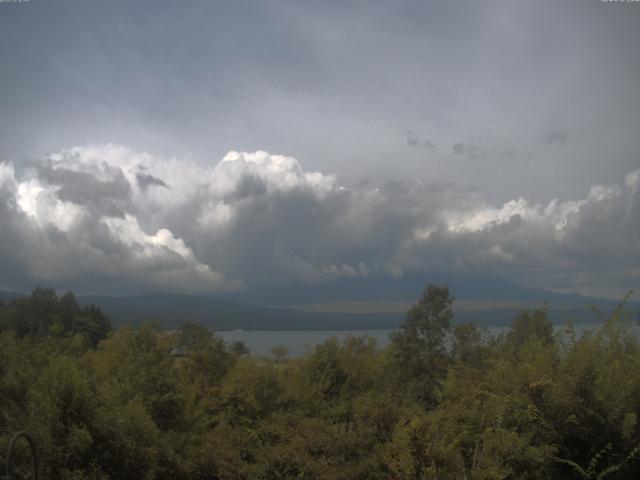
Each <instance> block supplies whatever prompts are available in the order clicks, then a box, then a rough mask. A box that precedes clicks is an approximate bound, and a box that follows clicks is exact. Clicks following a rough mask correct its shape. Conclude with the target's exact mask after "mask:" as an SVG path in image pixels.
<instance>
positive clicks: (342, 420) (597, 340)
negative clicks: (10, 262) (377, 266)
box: [0, 286, 640, 480]
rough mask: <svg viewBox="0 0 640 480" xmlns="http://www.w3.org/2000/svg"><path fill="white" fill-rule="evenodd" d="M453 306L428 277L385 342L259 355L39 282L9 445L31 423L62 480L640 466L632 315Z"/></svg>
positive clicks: (1, 347)
mask: <svg viewBox="0 0 640 480" xmlns="http://www.w3.org/2000/svg"><path fill="white" fill-rule="evenodd" d="M452 305H453V300H452V299H451V297H450V295H449V291H448V290H447V289H446V288H444V287H436V286H430V287H428V288H427V289H426V290H425V292H424V294H423V295H422V297H421V298H420V299H419V301H418V302H417V304H416V305H415V306H413V307H412V308H411V309H410V310H409V312H408V313H407V317H406V320H405V322H404V324H403V326H402V328H401V330H400V331H399V332H397V333H396V334H395V335H394V336H393V338H392V342H391V344H390V345H389V346H388V347H387V348H385V349H383V350H380V349H379V348H377V347H376V345H375V342H374V341H373V340H372V339H370V338H367V337H363V338H360V337H354V338H349V339H347V340H346V341H344V342H338V341H337V340H336V339H335V338H333V339H329V340H327V341H326V342H325V343H324V344H322V345H319V346H318V347H316V348H315V349H314V350H313V351H311V352H310V353H309V354H308V355H306V356H304V357H300V358H287V352H286V350H284V349H280V350H277V351H274V357H275V358H274V359H260V358H252V357H250V356H248V355H247V352H246V349H245V348H244V347H243V345H242V344H234V345H226V344H225V343H224V342H223V341H222V340H221V339H220V338H219V337H217V336H215V335H214V334H212V333H211V332H210V331H209V330H208V329H206V328H204V327H201V326H199V325H197V324H193V323H186V324H184V325H183V326H182V327H181V328H180V329H179V330H177V331H174V332H166V331H162V330H161V329H159V328H158V327H157V326H156V325H153V324H146V325H144V326H141V327H139V328H131V327H121V328H119V329H118V330H116V331H111V329H110V323H109V321H108V319H107V318H106V317H105V316H104V315H102V313H101V312H100V310H98V309H96V308H91V307H86V308H80V307H78V305H77V303H76V302H75V298H74V297H73V295H72V294H67V295H64V296H62V297H58V296H56V295H55V294H54V293H53V292H52V291H50V290H41V289H38V290H36V291H35V292H34V293H33V295H32V296H31V297H27V298H21V299H16V300H12V301H9V302H8V303H6V304H3V305H0V329H1V332H0V455H4V452H5V451H6V447H7V442H8V440H9V436H10V434H11V432H14V431H17V430H22V429H27V430H29V431H31V432H32V433H33V435H34V437H35V438H36V441H37V444H38V448H39V453H40V460H41V469H42V470H43V473H44V475H43V476H42V478H47V479H85V478H87V479H89V478H90V479H118V480H127V479H132V480H134V479H135V480H138V479H269V480H271V479H287V478H292V479H293V478H298V479H345V480H347V479H431V478H433V479H436V478H438V479H458V478H466V479H547V478H548V479H552V478H553V479H605V478H606V479H635V478H638V475H639V473H640V425H639V424H638V416H639V415H640V348H639V345H638V340H637V339H636V338H635V337H634V336H633V334H631V333H630V331H629V329H628V325H627V324H625V323H624V322H623V321H622V320H621V318H620V311H621V310H620V309H618V310H617V311H616V312H615V313H614V315H613V316H611V317H610V318H609V319H608V320H606V322H604V323H603V325H602V326H601V327H600V328H599V329H598V330H596V331H592V332H588V333H586V334H584V335H582V336H580V337H579V338H578V337H577V335H576V334H575V331H574V329H573V328H572V325H571V324H567V325H566V328H565V329H564V331H563V332H562V333H561V334H558V335H554V334H553V330H552V326H551V324H550V322H549V321H548V319H547V318H546V315H545V312H544V311H542V310H534V311H524V312H522V313H521V314H520V315H519V316H518V317H517V318H516V319H515V321H514V322H513V324H512V326H511V328H510V329H509V330H508V331H507V332H506V333H505V334H503V335H501V336H498V337H491V336H489V335H488V334H487V333H486V332H483V331H481V330H479V329H478V328H476V327H474V326H473V325H460V326H456V327H455V328H451V327H450V322H451V318H452V315H453V311H452ZM445 345H449V348H445ZM0 460H2V462H3V463H4V460H5V459H4V457H0Z"/></svg>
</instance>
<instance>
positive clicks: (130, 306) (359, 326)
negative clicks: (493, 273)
mask: <svg viewBox="0 0 640 480" xmlns="http://www.w3.org/2000/svg"><path fill="white" fill-rule="evenodd" d="M428 284H440V285H447V286H448V287H449V288H450V290H451V292H452V294H453V296H454V298H455V299H456V300H457V301H458V307H457V308H456V307H455V306H456V302H455V301H454V308H455V316H454V321H455V322H475V323H477V324H479V325H507V324H509V323H511V321H512V320H513V318H514V317H515V316H516V315H517V313H518V311H520V310H522V309H530V308H536V307H542V306H543V305H545V304H547V306H548V315H549V318H550V319H551V320H552V321H553V322H555V323H561V322H564V321H565V320H567V319H571V320H573V321H574V322H576V323H581V322H596V321H598V320H599V318H598V315H597V314H595V313H594V312H592V311H590V309H589V308H588V306H589V305H595V306H596V307H597V308H598V309H599V310H601V311H602V314H603V315H608V314H609V313H611V312H612V311H613V309H614V308H615V307H616V306H617V305H618V303H619V301H618V300H611V299H602V298H595V297H586V296H582V295H578V294H565V293H558V292H551V291H546V290H541V289H531V288H525V287H521V286H519V285H516V284H514V283H512V282H508V281H506V280H502V279H497V278H486V277H482V278H480V277H459V276H458V277H456V276H444V275H440V276H435V275H433V276H426V275H405V276H403V277H401V278H393V277H389V276H386V277H382V276H380V277H374V278H365V279H363V278H346V279H341V280H338V281H336V282H332V283H330V284H325V285H316V286H295V287H289V288H275V287H273V288H264V289H261V290H253V291H244V292H235V293H229V294H225V295H186V294H177V293H151V294H146V295H130V296H106V295H80V296H78V301H79V302H80V303H81V304H84V305H88V304H93V305H96V306H98V307H100V308H101V309H102V310H103V311H104V313H106V314H107V315H108V316H109V317H110V318H111V320H112V322H113V324H114V325H122V324H140V323H142V322H145V321H149V320H156V321H159V322H160V323H161V324H163V325H164V326H165V327H167V328H175V327H177V326H178V325H180V324H181V323H182V322H183V321H186V320H191V321H195V322H198V323H201V324H204V325H207V326H209V327H211V328H213V329H216V330H236V329H242V330H372V329H393V328H397V327H398V326H399V325H400V323H401V322H402V320H403V319H404V311H402V310H401V309H400V308H396V310H395V311H393V309H388V308H387V309H380V311H379V312H376V311H375V309H371V308H369V309H365V310H367V313H358V309H355V308H351V309H346V310H344V311H332V309H331V308H328V307H331V306H332V305H331V304H332V303H333V304H337V305H340V303H341V302H343V303H344V302H353V303H354V304H364V305H369V304H370V305H373V306H375V305H376V304H379V305H384V303H385V302H387V303H393V302H396V304H397V305H400V306H401V308H404V306H405V305H410V304H411V303H413V302H415V301H416V300H417V299H418V297H419V295H420V294H421V293H422V291H423V289H424V287H425V286H426V285H428ZM21 295H23V294H21V293H18V292H3V291H0V299H4V300H10V299H12V298H16V297H19V296H21ZM367 302H369V304H367ZM325 306H327V308H324V307H325ZM387 306H388V305H387ZM627 310H628V311H629V312H630V315H632V316H633V318H637V316H638V311H640V303H638V302H629V303H628V304H627Z"/></svg>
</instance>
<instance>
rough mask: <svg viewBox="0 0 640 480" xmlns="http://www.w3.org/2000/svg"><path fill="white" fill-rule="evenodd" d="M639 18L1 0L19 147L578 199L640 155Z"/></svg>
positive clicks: (492, 9) (10, 135)
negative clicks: (125, 148) (268, 155)
mask: <svg viewBox="0 0 640 480" xmlns="http://www.w3.org/2000/svg"><path fill="white" fill-rule="evenodd" d="M639 24H640V8H637V5H635V4H633V3H632V2H627V3H625V4H615V3H608V2H600V1H597V0H587V1H583V0H568V1H562V2H539V1H535V0H524V1H519V2H512V1H506V0H489V1H483V2H477V1H471V0H469V1H456V2H441V1H419V0H414V1H413V0H406V1H405V0H402V1H399V2H386V1H377V0H373V1H371V0H368V1H356V2H299V1H285V0H276V1H269V2H263V1H257V0H254V1H251V0H238V1H234V2H210V1H204V0H193V1H189V2H168V1H160V2H158V1H145V0H142V1H136V2H131V1H122V0H114V1H98V0H88V1H87V0H82V1H80V0H69V1H64V2H62V1H59V2H53V1H47V2H45V1H41V0H31V1H30V2H28V3H24V4H0V60H1V62H2V88H1V89H0V105H2V111H1V113H0V131H2V132H3V141H2V142H1V143H0V158H2V159H12V160H21V159H22V158H28V157H38V156H42V155H44V154H46V153H47V152H52V151H60V150H62V149H63V148H67V147H69V146H71V145H87V144H92V143H106V142H116V143H122V144H125V145H129V146H130V147H132V148H135V149H138V150H144V151H149V152H152V153H154V154H156V155H160V156H176V157H179V158H185V157H189V158H192V159H193V160H194V161H196V162H197V163H199V164H201V165H207V164H210V162H212V161H215V160H216V159H218V158H222V157H223V156H224V155H225V153H226V152H227V151H229V150H246V151H256V150H259V149H264V150H267V151H271V152H283V153H286V154H289V155H294V156H296V157H297V158H304V159H305V163H306V164H307V165H308V166H309V168H311V169H316V170H321V171H331V172H335V173H336V174H338V175H340V176H341V178H343V179H344V182H345V183H346V184H357V183H358V181H360V180H361V179H363V178H366V179H368V180H370V181H374V182H382V181H385V180H388V179H392V178H395V179H399V180H408V179H416V178H417V179H421V180H423V181H425V182H438V181H442V182H455V183H458V184H460V185H463V186H465V187H470V188H478V189H480V190H481V191H484V192H485V194H486V195H487V196H488V198H489V199H491V200H492V201H495V202H504V201H506V200H508V199H510V198H514V197H517V196H519V195H523V196H524V197H525V198H527V199H529V200H530V201H534V202H536V201H545V200H546V199H548V198H551V197H558V198H561V199H565V200H566V199H569V198H573V197H576V196H578V195H580V193H581V192H583V191H584V190H585V189H587V188H589V186H590V185H592V184H595V183H608V182H615V181H616V180H617V179H619V178H621V177H623V176H624V175H625V174H626V173H627V172H629V171H631V170H633V169H634V168H635V167H636V166H637V165H638V162H639V159H638V151H639V150H640V137H639V136H638V135H637V134H636V133H637V130H638V125H639V124H640V93H639V92H638V85H639V84H640V56H638V54H637V45H638V44H640V29H639V28H638V25H639ZM408 130H410V131H412V132H415V134H416V135H417V137H418V138H417V139H414V137H413V136H410V137H407V136H405V133H406V132H407V131H408ZM550 132H551V133H550ZM554 132H555V133H554ZM569 133H570V141H565V140H564V139H565V138H567V137H566V135H567V134H569ZM416 141H417V142H418V145H415V146H418V147H420V148H407V147H408V145H407V143H409V144H413V143H415V142H416ZM427 141H428V142H429V143H426V142H427ZM459 143H460V144H464V145H467V146H471V145H478V146H482V148H483V149H484V150H485V151H486V152H488V154H487V158H486V159H484V158H483V161H481V162H480V161H477V162H473V163H472V164H471V165H469V162H468V155H466V156H465V155H456V153H455V151H452V149H451V145H454V144H459ZM429 145H433V146H440V148H439V150H438V151H437V154H436V151H435V149H432V148H430V147H429ZM559 146H562V148H561V149H560V148H558V147H559ZM506 149H510V150H512V151H514V152H517V155H516V156H515V158H514V157H513V156H507V155H499V154H497V155H494V152H503V151H505V150H506ZM495 171H500V172H501V175H500V178H499V179H496V175H495V174H494V172H495ZM163 181H166V180H165V179H163Z"/></svg>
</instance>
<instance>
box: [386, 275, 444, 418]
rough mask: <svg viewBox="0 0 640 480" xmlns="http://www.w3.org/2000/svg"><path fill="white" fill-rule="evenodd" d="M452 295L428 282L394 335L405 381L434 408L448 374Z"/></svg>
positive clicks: (399, 365) (396, 359)
mask: <svg viewBox="0 0 640 480" xmlns="http://www.w3.org/2000/svg"><path fill="white" fill-rule="evenodd" d="M452 306H453V297H451V295H450V294H449V289H448V288H447V287H444V286H436V285H429V286H428V287H427V288H426V289H425V290H424V292H423V294H422V296H421V297H420V299H419V301H418V303H417V304H416V305H414V306H413V307H411V309H410V310H409V311H408V312H407V318H406V320H405V321H404V323H403V324H402V327H401V329H400V331H399V332H397V333H394V334H392V336H391V340H392V342H393V352H394V357H395V361H396V363H397V365H398V371H399V372H400V374H401V376H402V380H404V381H405V382H406V383H408V384H409V385H411V386H412V387H413V388H412V390H413V392H412V393H413V394H414V395H415V397H416V398H417V399H418V400H419V401H420V402H422V403H424V404H425V405H426V406H429V407H433V406H435V403H436V393H437V390H438V388H439V383H440V381H441V380H442V379H443V378H444V376H445V374H446V367H447V353H446V349H445V345H444V339H445V337H446V335H447V331H448V330H449V324H450V322H451V318H452V317H453V309H452Z"/></svg>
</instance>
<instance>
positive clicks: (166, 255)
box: [0, 144, 640, 294]
mask: <svg viewBox="0 0 640 480" xmlns="http://www.w3.org/2000/svg"><path fill="white" fill-rule="evenodd" d="M460 148H462V149H463V150H464V151H465V152H466V151H467V149H468V146H464V147H460ZM0 222H1V225H2V230H1V231H0V262H1V263H2V264H3V269H2V273H0V287H4V288H8V287H11V288H30V287H32V286H33V285H35V284H46V285H53V286H55V287H57V288H74V289H76V290H78V291H95V292H131V291H153V290H168V291H187V292H210V291H222V290H229V289H238V288H259V287H260V286H261V285H278V284H279V285H290V284H291V285H293V284H300V283H307V284H314V283H315V284H318V283H323V282H331V281H335V280H336V279H339V278H342V277H360V278H363V279H366V278H369V277H373V276H377V275H390V276H396V277H397V276H401V275H403V274H405V273H407V272H435V273H438V272H439V273H454V272H457V273H474V274H490V275H499V276H503V277H506V278H510V279H512V280H514V281H517V282H520V283H523V284H527V285H531V286H539V287H545V288H556V289H560V290H571V291H581V292H584V293H598V294H618V293H619V291H621V290H624V289H626V288H629V287H634V286H636V287H637V286H638V285H639V284H640V281H639V280H640V170H637V171H634V172H631V173H630V174H628V175H627V176H626V177H625V178H624V179H621V181H620V182H619V183H617V184H610V185H595V186H593V187H592V188H591V190H590V191H589V192H588V194H586V195H585V196H584V197H583V198H579V199H575V200H571V201H558V200H553V199H552V200H550V201H548V202H546V203H530V202H529V201H527V200H526V199H524V198H516V199H513V200H510V201H508V202H505V203H503V204H502V205H497V206H493V205H489V204H487V202H486V200H485V198H484V197H483V195H481V194H480V193H479V192H477V191H469V190H463V189H460V188H458V187H456V186H454V185H444V184H423V183H420V182H387V183H385V184H382V185H379V186H375V187H370V186H365V187H358V188H346V187H344V186H342V185H340V183H339V182H338V179H337V178H336V177H335V176H333V175H328V174H324V173H321V172H310V171H306V170H305V169H304V168H302V166H301V164H300V163H299V162H298V161H297V160H296V159H295V158H292V157H288V156H283V155H272V154H269V153H267V152H263V151H258V152H254V153H246V152H235V151H232V152H229V153H228V154H227V155H225V156H224V158H222V160H220V161H219V162H213V163H211V164H210V165H207V166H202V165H199V164H196V163H193V162H191V161H189V160H179V159H173V158H169V159H166V158H156V157H152V156H151V155H148V154H145V153H139V152H135V151H132V150H130V149H128V148H126V147H124V146H120V145H113V144H106V145H92V146H85V147H75V148H71V149H67V150H64V151H62V152H59V153H57V154H54V155H49V156H47V157H46V158H43V159H41V160H40V161H37V162H32V163H29V164H24V165H14V164H12V163H9V162H3V163H0ZM603 286H605V287H603Z"/></svg>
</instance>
